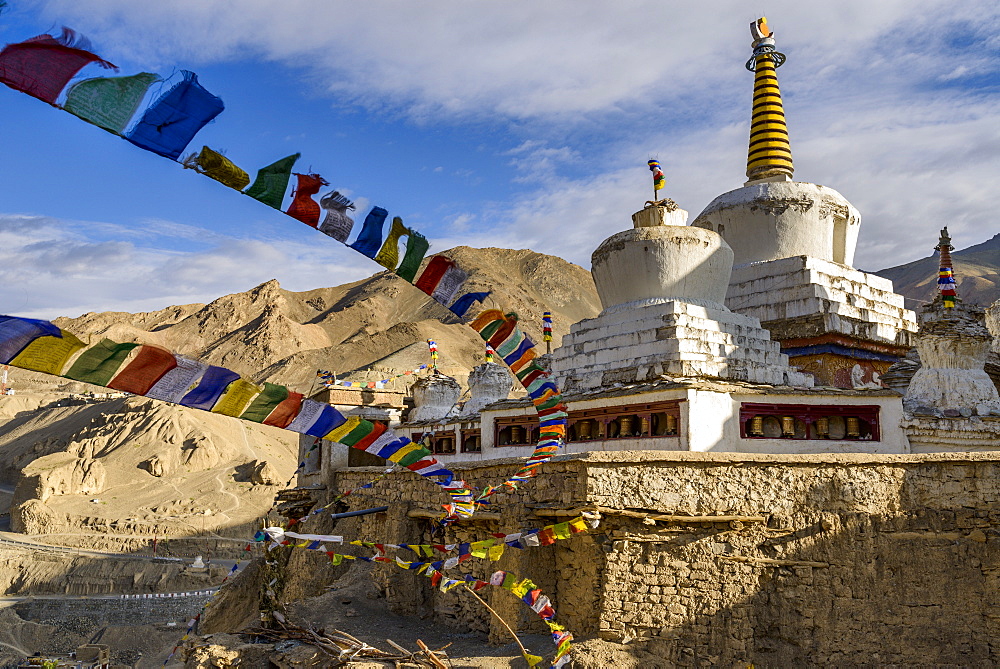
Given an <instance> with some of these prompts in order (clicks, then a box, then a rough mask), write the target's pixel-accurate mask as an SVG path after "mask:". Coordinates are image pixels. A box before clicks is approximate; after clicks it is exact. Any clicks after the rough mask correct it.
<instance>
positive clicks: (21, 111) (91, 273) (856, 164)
mask: <svg viewBox="0 0 1000 669" xmlns="http://www.w3.org/2000/svg"><path fill="white" fill-rule="evenodd" d="M761 10H764V11H766V13H767V16H768V18H769V21H770V24H771V26H772V28H773V29H774V30H775V33H776V37H777V41H778V46H779V49H780V50H781V51H783V52H784V53H786V54H787V55H788V63H787V64H786V65H785V66H784V67H782V68H781V70H779V77H780V79H781V86H782V92H783V96H784V98H785V103H786V114H787V115H788V119H789V130H790V133H791V141H792V150H793V153H794V155H795V163H796V174H795V178H796V179H797V180H801V181H810V182H814V183H822V184H823V185H826V186H830V187H833V188H836V189H837V190H839V191H840V192H841V193H842V194H843V195H844V196H845V197H847V198H848V199H849V200H851V202H852V203H853V204H854V205H855V206H857V207H858V208H859V209H860V210H861V213H862V221H863V222H862V229H861V238H860V242H859V249H858V254H857V258H856V261H855V264H856V265H857V266H858V267H860V268H862V269H879V268H882V267H886V266H891V265H897V264H901V263H904V262H908V261H910V260H913V259H916V258H918V257H923V256H926V255H928V254H929V252H930V250H931V247H932V246H933V244H934V242H935V241H936V238H937V230H938V229H939V228H940V227H941V226H943V225H948V226H949V229H950V231H951V233H952V236H953V238H954V239H955V243H956V246H958V247H960V248H961V247H964V246H968V245H971V244H974V243H978V242H981V241H983V240H985V239H988V238H989V237H991V236H992V235H994V234H995V233H996V232H998V231H1000V230H998V228H1000V226H998V225H997V222H996V217H995V204H994V200H995V196H994V193H995V191H996V187H997V183H998V180H1000V160H998V156H1000V104H998V102H1000V73H998V63H1000V58H998V55H1000V53H998V51H1000V11H998V9H997V6H996V3H990V2H964V3H947V4H946V3H943V2H920V1H916V2H896V1H895V0H883V1H881V2H879V3H870V2H860V1H855V0H845V1H843V2H838V3H811V2H810V3H803V2H791V1H782V2H771V3H767V5H766V6H765V7H753V6H750V5H747V4H746V3H740V2H713V3H703V5H702V6H692V7H675V6H673V5H672V4H670V3H662V2H645V1H642V0H636V1H634V2H629V3H613V4H612V3H593V4H587V3H578V2H577V3H570V2H564V1H561V0H556V1H553V2H547V3H528V2H512V3H502V4H501V3H486V2H465V3H438V4H432V3H403V2H387V1H386V2H378V1H372V2H365V3H356V2H332V1H329V0H298V1H296V2H286V3H274V2H265V1H264V0H241V1H238V2H228V3H206V2H203V1H201V0H175V1H173V2H169V3H136V2H134V1H128V2H126V1H125V0H103V1H97V0H29V1H24V0H11V2H10V6H9V8H8V9H7V11H6V13H4V14H3V15H2V16H0V41H2V42H5V43H6V42H16V41H20V40H22V39H25V38H27V37H30V36H33V35H36V34H39V33H42V32H47V31H53V30H57V29H58V28H59V26H62V25H67V26H70V27H72V28H74V29H76V30H78V31H79V32H81V33H83V34H85V35H87V36H88V37H89V38H90V39H91V41H92V43H93V46H94V50H95V51H96V52H97V53H98V54H100V55H101V56H102V57H104V58H106V59H108V60H110V61H112V62H114V63H115V64H117V65H118V66H119V67H120V72H121V74H132V73H135V72H138V71H142V70H146V71H153V72H157V73H160V74H161V75H164V76H167V75H170V74H171V73H175V72H177V71H178V70H180V69H190V70H193V71H195V72H197V73H198V75H199V79H200V81H201V83H202V84H203V85H204V86H205V87H206V88H208V89H209V90H210V91H212V92H213V93H215V94H217V95H219V96H220V97H221V98H222V99H223V100H224V101H225V103H226V111H224V112H223V113H222V114H221V115H220V116H219V117H218V118H217V119H216V121H215V122H214V123H212V124H211V125H209V126H207V127H206V128H205V129H204V130H203V131H202V132H201V133H199V135H198V136H197V137H196V138H195V140H194V141H193V142H192V144H191V146H190V147H189V149H192V150H197V149H198V148H200V146H201V145H202V144H207V145H208V146H211V147H212V148H215V149H219V150H223V151H224V152H225V153H226V154H227V155H228V156H229V157H230V158H231V159H232V160H234V161H235V162H236V163H237V164H238V165H240V166H241V167H243V168H244V169H245V170H247V171H248V172H249V173H250V174H251V175H253V174H254V173H255V171H256V169H257V168H259V167H261V166H263V165H265V164H268V163H270V162H272V161H274V160H276V159H277V158H280V157H283V156H285V155H288V154H290V153H294V152H301V153H302V159H301V160H300V162H299V163H298V165H297V169H298V170H305V169H307V168H311V169H312V170H313V171H315V172H318V173H320V174H321V175H323V176H324V177H325V178H326V179H327V180H328V181H330V183H331V187H334V188H338V189H340V190H342V191H346V192H348V193H349V194H350V195H351V196H352V197H353V198H355V200H356V201H357V203H358V205H359V213H360V214H361V215H362V216H363V213H364V211H365V210H366V208H367V207H369V206H371V205H373V204H377V205H380V206H383V207H385V208H387V209H388V210H389V211H390V214H391V215H394V216H396V215H398V216H402V217H403V220H404V221H405V222H406V223H407V224H408V225H411V226H413V227H415V228H417V229H419V230H421V231H422V232H423V233H424V234H426V235H427V237H428V238H429V239H430V240H431V241H432V250H444V249H447V248H450V247H451V246H454V245H457V244H469V245H473V246H503V247H509V248H532V249H534V250H536V251H540V252H544V253H551V254H554V255H559V256H562V257H564V258H567V259H569V260H572V261H574V262H577V263H580V264H581V265H583V266H585V267H589V256H590V252H591V251H592V250H593V249H594V248H595V247H596V246H597V245H598V244H599V243H600V241H601V240H602V239H604V238H605V237H607V236H609V235H611V234H613V233H615V232H618V231H620V230H623V229H625V228H627V227H628V226H629V225H630V222H629V215H630V214H631V212H633V211H634V210H636V209H638V208H640V207H641V206H642V204H643V202H644V201H645V200H646V199H647V198H648V197H649V195H650V176H649V172H648V170H647V169H646V167H645V162H646V160H647V159H648V158H649V157H658V158H659V159H660V161H661V163H662V164H663V166H664V170H665V172H666V175H667V189H666V193H667V194H668V195H669V196H670V197H673V198H674V199H675V200H676V201H677V202H678V203H679V204H680V205H681V206H682V207H683V208H685V209H687V210H688V211H690V212H691V216H692V218H693V217H694V216H696V215H697V213H698V212H699V211H700V210H701V209H702V208H704V207H705V205H707V204H708V203H709V202H710V201H711V199H712V198H713V197H715V196H716V195H718V194H720V193H723V192H725V191H728V190H731V189H733V188H737V187H739V186H740V185H742V183H743V181H744V180H745V177H744V174H743V170H744V166H745V156H746V137H747V132H748V131H747V128H748V126H749V115H750V111H749V107H750V95H751V88H752V75H750V74H749V73H748V72H746V71H745V70H744V69H743V62H744V61H745V60H746V59H747V57H748V56H749V52H750V46H749V45H750V36H749V31H748V28H747V26H748V24H749V22H750V21H751V20H752V19H754V18H755V17H756V16H757V14H755V12H758V11H761ZM103 74H105V72H104V71H102V70H99V69H97V68H86V69H85V70H84V71H83V72H82V73H81V76H102V75H103ZM0 100H2V102H0V105H2V107H0V108H2V110H3V124H2V125H0V147H2V155H3V156H4V158H5V160H3V162H2V163H0V183H2V184H3V188H2V189H0V282H2V285H3V286H4V288H3V289H2V291H0V313H14V314H19V315H34V316H43V317H53V316H56V315H78V314H80V313H82V312H85V311H103V310H129V311H136V310H149V309H156V308H160V307H164V306H167V305H169V304H178V303H189V302H204V301H208V300H211V299H213V298H215V297H218V296H220V295H223V294H226V293H230V292H234V291H239V290H246V289H248V288H250V287H252V286H254V285H256V284H258V283H260V282H262V281H265V280H267V279H270V278H278V279H279V281H281V283H282V285H283V286H285V287H286V288H289V289H292V290H307V289H310V288H315V287H319V286H328V285H335V284H338V283H343V282H346V281H349V280H354V279H360V278H363V277H365V276H368V275H370V274H372V273H374V272H375V271H376V270H378V269H380V268H379V267H378V266H377V265H375V264H374V263H372V262H371V261H369V260H367V259H366V258H364V257H362V256H360V255H358V254H357V253H355V252H354V251H352V250H351V249H347V248H344V247H343V246H341V245H340V244H338V243H336V242H334V241H332V240H330V239H328V238H326V237H324V236H323V235H321V234H319V233H317V232H315V231H313V230H310V229H308V228H307V227H305V226H304V225H302V224H300V223H298V222H296V221H294V220H293V219H291V218H288V217H286V216H284V215H283V214H281V213H279V212H277V211H274V210H271V209H269V208H267V207H265V206H264V205H261V204H260V203H257V202H256V201H253V200H251V199H249V198H246V197H243V196H241V195H239V194H238V193H236V192H234V191H231V190H229V189H227V188H225V187H223V186H221V185H220V184H217V183H215V182H213V181H211V180H209V179H206V178H204V177H201V176H199V175H197V174H195V173H194V172H192V171H190V170H183V169H181V168H180V166H179V165H177V164H174V163H171V162H170V161H168V160H165V159H163V158H160V157H159V156H156V155H153V154H151V153H147V152H145V151H142V150H141V149H138V148H137V147H134V146H132V145H131V144H128V143H127V142H124V141H121V140H120V139H116V138H115V137H113V136H111V135H109V134H108V133H105V132H103V131H101V130H99V129H97V128H95V127H92V126H89V125H87V124H86V123H83V122H82V121H80V120H78V119H76V118H75V117H73V116H71V115H69V114H66V113H63V112H61V111H58V110H56V109H53V108H51V107H49V106H47V105H45V104H43V103H41V102H39V101H37V100H34V99H33V98H30V97H28V96H26V95H23V94H21V93H18V92H16V91H13V90H10V89H7V88H2V89H0ZM359 218H360V217H359Z"/></svg>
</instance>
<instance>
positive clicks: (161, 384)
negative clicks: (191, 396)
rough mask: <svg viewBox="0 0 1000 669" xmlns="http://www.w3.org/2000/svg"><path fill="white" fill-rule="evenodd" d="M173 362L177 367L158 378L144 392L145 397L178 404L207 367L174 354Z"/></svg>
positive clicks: (204, 364) (202, 363)
mask: <svg viewBox="0 0 1000 669" xmlns="http://www.w3.org/2000/svg"><path fill="white" fill-rule="evenodd" d="M174 362H176V363H177V366H176V367H174V368H173V369H171V370H170V371H168V372H167V373H166V374H164V375H163V376H162V377H160V380H159V381H157V382H156V383H155V384H153V387H152V388H150V389H149V390H148V391H146V393H145V395H146V397H152V398H153V399H155V400H164V401H166V402H175V403H176V402H180V400H181V398H182V397H184V395H186V394H187V392H188V391H189V390H190V389H191V387H192V386H193V385H194V384H195V381H196V380H197V379H199V378H200V377H201V375H202V374H204V373H205V370H207V369H208V365H207V364H206V363H204V362H198V361H197V360H190V359H188V358H185V357H183V356H180V355H176V354H174Z"/></svg>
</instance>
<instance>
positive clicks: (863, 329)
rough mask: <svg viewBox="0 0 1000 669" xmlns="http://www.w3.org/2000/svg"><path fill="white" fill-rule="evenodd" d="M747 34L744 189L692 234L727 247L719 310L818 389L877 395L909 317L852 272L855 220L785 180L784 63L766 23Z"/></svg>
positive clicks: (828, 194) (880, 285) (878, 282)
mask: <svg viewBox="0 0 1000 669" xmlns="http://www.w3.org/2000/svg"><path fill="white" fill-rule="evenodd" d="M750 32H751V35H752V37H753V44H752V48H753V53H752V55H751V56H750V59H749V60H748V61H747V63H746V68H747V69H748V70H750V71H751V72H753V73H754V89H753V109H752V117H751V124H750V143H749V150H748V154H747V169H746V176H747V181H746V183H745V184H744V185H743V187H742V188H738V189H736V190H733V191H729V192H728V193H723V194H722V195H720V196H718V197H717V198H715V200H713V201H712V202H711V203H709V205H708V206H707V207H705V209H704V210H703V211H702V212H701V213H700V214H698V216H697V218H695V220H694V222H693V223H692V225H693V226H695V227H699V228H704V229H707V230H712V231H714V232H717V233H719V234H720V235H721V236H722V237H723V238H724V239H725V240H726V241H727V242H728V243H729V245H730V246H731V247H732V249H733V252H734V263H735V265H734V267H733V271H732V276H731V279H730V282H729V289H728V292H727V295H726V304H727V306H729V308H730V309H732V310H733V311H735V312H737V313H740V314H744V315H747V316H752V317H754V318H757V319H759V320H760V322H761V323H762V324H763V326H764V327H765V328H766V329H767V330H769V331H770V333H771V337H772V338H773V339H775V340H777V341H779V342H780V343H781V350H782V352H783V353H785V354H786V355H787V356H788V357H789V359H790V361H791V363H792V365H794V366H796V367H798V368H799V369H801V370H802V371H804V372H809V373H810V374H812V375H813V376H814V377H815V379H816V383H817V384H818V385H824V386H835V387H838V388H859V387H869V386H870V387H877V386H880V385H881V384H880V377H881V375H882V374H884V373H885V372H886V371H887V370H888V368H889V366H890V365H891V364H892V363H894V362H896V361H897V360H898V359H900V358H901V357H903V356H904V355H905V354H906V352H907V351H908V350H909V349H910V345H911V344H910V335H911V333H912V332H914V331H916V320H915V316H914V314H913V312H912V311H909V310H907V309H905V308H904V307H903V296H902V295H898V294H896V293H894V292H893V289H892V282H891V281H889V280H887V279H883V278H882V277H879V276H875V275H873V274H867V273H865V272H861V271H859V270H857V269H854V268H853V266H852V263H853V262H854V252H855V248H856V246H857V240H858V230H859V228H860V225H861V215H860V214H859V213H858V210H857V209H855V208H854V206H852V205H851V203H850V202H848V201H847V199H846V198H844V196H843V195H841V194H840V193H838V192H837V191H835V190H834V189H832V188H829V187H826V186H820V185H817V184H811V183H804V182H799V181H793V180H792V175H793V173H794V163H793V160H792V152H791V148H790V143H789V135H788V128H787V126H786V122H785V112H784V107H783V105H782V101H781V90H780V88H779V86H778V75H777V70H778V68H779V67H781V65H783V64H784V63H785V60H786V57H785V55H784V54H782V53H780V52H779V51H777V49H776V44H775V39H774V35H773V33H772V32H771V30H770V28H769V27H768V25H767V21H766V19H763V18H762V19H759V20H757V21H755V22H754V23H752V24H751V26H750Z"/></svg>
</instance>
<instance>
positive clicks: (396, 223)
mask: <svg viewBox="0 0 1000 669" xmlns="http://www.w3.org/2000/svg"><path fill="white" fill-rule="evenodd" d="M408 234H410V229H409V228H407V227H406V226H405V225H403V219H402V218H400V217H399V216H394V217H393V219H392V225H391V226H390V227H389V235H388V236H387V237H386V238H385V243H384V244H382V248H380V249H379V250H378V253H377V254H375V258H374V260H375V262H377V263H378V264H379V265H382V267H385V268H386V269H390V270H394V269H396V265H398V264H399V240H400V238H402V236H403V235H408Z"/></svg>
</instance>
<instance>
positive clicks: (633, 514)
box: [532, 504, 767, 524]
mask: <svg viewBox="0 0 1000 669" xmlns="http://www.w3.org/2000/svg"><path fill="white" fill-rule="evenodd" d="M584 511H590V512H594V511H597V512H600V513H601V514H603V515H606V516H624V517H626V518H639V519H642V520H646V519H649V520H653V521H661V522H664V523H689V524H699V523H734V522H738V523H766V522H767V516H677V515H669V514H663V513H647V512H641V511H627V510H625V509H612V508H609V507H606V506H599V505H596V504H595V505H591V506H581V507H578V508H575V509H553V508H547V507H535V508H532V513H534V514H535V515H536V516H547V517H554V518H565V517H576V516H579V515H580V514H581V513H583V512H584Z"/></svg>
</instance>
